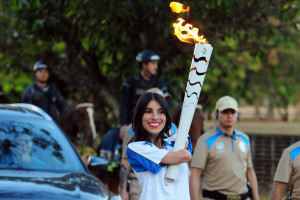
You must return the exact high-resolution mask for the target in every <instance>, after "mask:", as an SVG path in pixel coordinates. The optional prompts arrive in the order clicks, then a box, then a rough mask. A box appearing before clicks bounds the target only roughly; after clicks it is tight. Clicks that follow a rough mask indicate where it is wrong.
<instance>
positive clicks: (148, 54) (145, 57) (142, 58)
mask: <svg viewBox="0 0 300 200" xmlns="http://www.w3.org/2000/svg"><path fill="white" fill-rule="evenodd" d="M136 60H137V61H138V62H143V63H147V62H150V61H158V60H159V55H157V54H156V53H155V52H153V51H150V50H144V51H141V52H139V53H138V55H137V56H136Z"/></svg>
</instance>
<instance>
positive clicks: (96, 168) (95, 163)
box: [88, 156, 108, 173]
mask: <svg viewBox="0 0 300 200" xmlns="http://www.w3.org/2000/svg"><path fill="white" fill-rule="evenodd" d="M107 167H108V160H106V159H105V158H101V157H98V156H89V159H88V169H89V170H90V171H91V172H93V173H99V172H100V173H102V172H103V171H106V170H107Z"/></svg>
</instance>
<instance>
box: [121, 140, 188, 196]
mask: <svg viewBox="0 0 300 200" xmlns="http://www.w3.org/2000/svg"><path fill="white" fill-rule="evenodd" d="M174 141H175V137H173V136H171V137H169V138H168V139H167V140H165V146H164V148H163V149H159V148H157V147H156V146H155V145H153V144H152V143H149V142H148V143H146V142H145V141H140V142H133V143H130V144H129V145H128V148H127V157H128V161H129V163H130V166H131V167H132V168H133V170H134V173H135V175H136V176H137V178H138V181H139V184H140V186H141V187H142V194H141V197H140V199H143V200H148V199H149V200H153V199H167V200H168V199H170V200H171V199H172V200H182V199H186V200H189V199H190V193H189V179H188V178H189V177H188V166H187V163H181V164H179V165H180V171H179V176H178V178H177V179H176V180H174V182H171V183H170V182H166V181H165V175H166V172H167V167H168V165H163V164H160V163H161V160H162V159H163V158H164V156H165V155H166V154H167V153H168V152H169V151H173V145H174ZM190 145H191V143H190ZM188 149H190V148H188Z"/></svg>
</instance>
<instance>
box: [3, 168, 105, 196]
mask: <svg viewBox="0 0 300 200" xmlns="http://www.w3.org/2000/svg"><path fill="white" fill-rule="evenodd" d="M0 196H1V198H7V199H11V200H19V199H22V200H23V199H43V200H47V199H49V200H50V199H51V200H53V199H54V200H60V199H61V200H62V199H64V200H73V199H85V200H90V199H93V200H98V199H99V200H100V199H101V200H104V199H110V198H109V197H110V193H109V192H108V190H107V189H106V188H104V187H103V185H102V184H101V182H100V181H99V180H98V179H97V178H95V177H94V176H92V175H90V174H87V173H72V174H71V173H53V172H36V171H21V170H0Z"/></svg>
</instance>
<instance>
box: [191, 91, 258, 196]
mask: <svg viewBox="0 0 300 200" xmlns="http://www.w3.org/2000/svg"><path fill="white" fill-rule="evenodd" d="M215 115H216V118H217V121H218V124H217V126H216V128H213V129H211V130H208V131H207V132H206V133H204V134H203V135H202V136H201V137H200V138H199V139H198V141H197V144H196V148H195V150H194V154H193V158H192V162H191V176H190V193H191V199H192V200H198V199H199V194H200V176H201V175H202V173H203V172H204V170H205V173H204V180H203V186H202V196H203V198H204V199H215V200H223V199H224V200H226V199H250V197H249V195H250V194H249V193H248V191H249V189H248V187H247V183H248V181H249V183H250V186H251V187H252V194H253V199H258V198H259V196H258V187H257V179H256V175H255V172H254V169H253V165H252V158H251V151H250V141H249V137H248V136H247V135H246V134H245V133H243V132H241V131H238V130H236V129H234V128H233V126H234V125H235V124H236V122H237V118H238V104H237V102H236V100H235V99H233V98H232V97H229V96H224V97H222V98H220V99H219V100H218V101H217V103H216V108H215Z"/></svg>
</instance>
